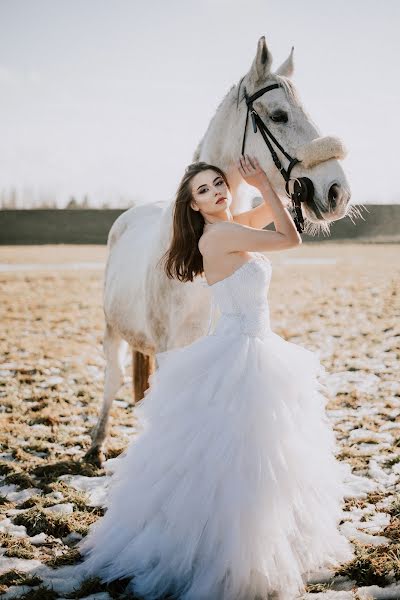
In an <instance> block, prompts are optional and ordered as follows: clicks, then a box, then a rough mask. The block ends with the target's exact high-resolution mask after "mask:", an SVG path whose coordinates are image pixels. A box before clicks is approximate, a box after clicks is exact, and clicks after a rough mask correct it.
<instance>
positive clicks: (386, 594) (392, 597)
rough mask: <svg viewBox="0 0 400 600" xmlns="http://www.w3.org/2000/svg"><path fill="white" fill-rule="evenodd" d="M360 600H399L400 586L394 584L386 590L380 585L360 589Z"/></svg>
mask: <svg viewBox="0 0 400 600" xmlns="http://www.w3.org/2000/svg"><path fill="white" fill-rule="evenodd" d="M357 594H358V597H359V598H360V600H370V599H371V598H372V599H373V600H398V599H399V598H400V584H399V583H393V584H391V585H388V586H386V587H384V588H381V587H379V586H378V585H369V586H365V587H360V588H358V590H357Z"/></svg>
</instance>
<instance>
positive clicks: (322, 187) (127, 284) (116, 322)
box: [87, 38, 350, 461]
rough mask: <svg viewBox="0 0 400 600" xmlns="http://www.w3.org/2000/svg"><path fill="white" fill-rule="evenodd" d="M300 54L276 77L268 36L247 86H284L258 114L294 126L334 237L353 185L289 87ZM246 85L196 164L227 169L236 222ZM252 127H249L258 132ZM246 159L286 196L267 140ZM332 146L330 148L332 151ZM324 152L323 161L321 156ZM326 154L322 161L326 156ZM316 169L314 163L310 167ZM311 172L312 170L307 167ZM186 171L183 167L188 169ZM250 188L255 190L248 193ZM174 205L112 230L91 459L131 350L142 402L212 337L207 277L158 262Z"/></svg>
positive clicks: (296, 145) (134, 212) (219, 115)
mask: <svg viewBox="0 0 400 600" xmlns="http://www.w3.org/2000/svg"><path fill="white" fill-rule="evenodd" d="M292 60H293V52H292V53H291V54H290V56H289V58H288V59H287V60H286V61H285V63H283V65H282V66H281V67H280V68H279V69H278V70H277V71H276V72H275V73H271V70H270V67H271V61H272V57H271V54H270V53H269V51H268V49H267V47H266V45H265V40H264V38H261V39H260V40H259V43H258V49H257V55H256V57H255V59H254V62H253V64H252V67H251V69H250V70H249V72H248V73H247V74H246V75H245V77H244V78H243V79H242V86H246V88H247V90H248V91H249V92H250V93H252V92H253V91H254V90H257V89H259V88H261V87H263V86H264V85H266V82H268V83H270V82H276V81H279V82H281V83H282V85H283V88H281V89H276V90H273V91H271V92H269V94H268V98H267V97H263V98H260V99H259V100H258V101H257V110H258V111H259V112H260V114H261V116H262V117H263V118H265V119H268V118H271V117H273V116H274V114H276V113H277V112H279V111H280V113H282V112H284V113H286V114H287V115H288V117H289V119H290V122H289V123H287V124H286V123H274V122H273V121H272V120H271V128H272V126H274V127H275V128H274V135H275V136H276V137H277V138H279V139H280V141H281V143H282V144H284V145H285V148H287V149H288V151H289V152H290V153H291V154H294V155H295V156H296V152H297V153H298V155H299V157H300V156H301V157H302V158H303V162H302V163H300V164H298V165H295V167H294V169H293V176H294V177H301V176H303V175H306V176H307V177H310V178H311V179H312V181H313V183H314V188H315V196H314V199H315V202H316V204H317V205H318V208H319V210H320V213H321V214H322V215H323V216H324V219H323V220H320V221H318V220H317V218H316V215H315V214H313V211H312V209H311V208H310V207H307V206H304V207H303V212H304V215H305V218H306V231H307V230H308V231H316V230H320V229H324V230H327V229H328V228H329V224H328V223H329V221H334V220H337V219H339V218H342V217H343V216H344V215H345V214H346V208H347V204H348V200H349V198H350V191H349V186H348V183H347V180H346V177H345V175H344V172H343V170H342V168H341V166H340V164H339V162H338V161H337V160H335V159H333V158H329V156H332V154H330V155H329V140H332V139H333V138H320V137H319V132H318V130H317V129H316V127H315V125H314V124H313V122H312V121H311V120H310V118H309V117H308V115H307V113H306V112H305V111H304V109H303V108H302V106H301V104H300V101H299V99H298V98H297V95H296V92H295V89H294V87H293V84H291V82H290V81H289V80H288V79H287V78H288V77H290V75H291V73H292V71H293V62H292ZM240 92H241V90H240V89H239V86H238V85H234V86H232V88H231V89H230V90H229V92H228V93H227V95H226V96H225V98H224V99H223V101H222V102H221V104H220V106H219V107H218V109H217V111H216V114H215V115H214V117H213V119H212V120H211V122H210V124H209V127H208V129H207V131H206V133H205V135H204V137H203V139H202V140H201V142H200V144H199V145H198V147H197V149H196V151H195V153H194V156H193V160H194V161H195V160H204V161H206V162H208V163H210V164H215V165H217V166H219V167H220V168H222V169H223V170H224V171H225V173H226V174H227V177H228V180H229V184H230V187H231V193H232V205H231V210H232V213H233V214H234V215H235V214H236V213H238V212H240V211H241V209H242V208H243V205H244V203H243V199H244V198H245V194H243V193H242V192H243V190H242V188H241V183H242V182H241V180H240V176H239V173H238V171H237V169H236V167H235V160H237V158H238V156H239V154H240V150H241V141H242V136H243V128H244V123H245V118H246V105H245V103H244V102H242V98H241V95H240ZM249 127H250V124H249ZM247 136H248V137H247V145H246V152H247V153H249V154H251V155H254V156H256V157H257V158H258V160H259V162H260V164H261V166H262V167H263V168H264V170H265V171H266V173H267V175H268V178H269V179H270V181H271V183H272V185H273V186H274V189H275V190H276V191H277V193H278V194H280V195H281V196H282V195H283V194H284V181H283V179H282V178H281V176H280V172H279V171H278V170H277V169H276V168H275V166H274V164H273V162H272V159H271V156H270V155H269V154H268V153H267V152H266V147H265V145H264V142H263V140H262V139H261V136H256V135H254V134H252V132H250V133H249V132H248V134H247ZM327 148H328V149H327ZM319 154H320V155H321V156H319ZM322 156H323V158H322ZM307 161H308V162H307ZM305 164H306V165H307V164H308V165H311V166H308V168H306V167H305V166H304V165H305ZM182 170H183V169H182ZM247 189H248V190H249V189H250V190H251V188H249V187H248V186H247ZM172 214H173V203H171V202H168V201H166V202H156V203H153V204H149V205H147V206H140V207H137V208H131V209H130V210H128V211H126V212H125V213H123V214H122V215H121V216H120V217H119V218H118V219H117V220H116V222H115V223H114V225H113V226H112V228H111V231H110V234H109V238H108V250H109V254H108V261H107V267H106V276H105V286H104V311H105V320H106V330H105V337H104V350H105V358H106V374H105V388H104V402H103V406H102V411H101V415H100V419H99V422H98V424H97V426H96V428H95V431H94V434H93V443H92V446H91V448H90V450H89V452H88V454H87V456H88V457H90V458H92V459H95V460H96V461H99V460H101V447H102V444H103V441H104V439H105V436H106V431H107V423H108V417H109V411H110V407H111V404H112V401H113V399H114V398H115V396H116V394H117V392H118V389H119V387H120V386H121V384H122V382H123V354H124V352H123V351H124V348H126V347H127V346H128V345H129V346H130V347H131V348H132V351H133V378H134V389H135V400H136V401H137V400H139V399H141V398H142V397H143V395H144V391H145V389H146V388H147V386H148V377H149V375H150V374H151V372H152V370H153V369H154V366H155V365H154V360H153V357H154V354H155V353H156V352H163V351H165V350H168V349H169V348H174V347H178V346H183V345H186V344H189V343H191V342H192V341H194V340H195V339H197V338H198V337H199V336H201V335H204V334H205V333H206V330H207V325H208V319H209V309H210V296H209V290H208V289H207V287H205V286H204V284H202V281H204V279H201V278H196V279H195V281H193V282H188V283H181V282H179V281H178V280H171V279H168V278H167V276H166V274H165V273H164V272H163V270H162V268H161V267H160V266H157V261H158V260H159V259H160V257H161V256H162V254H163V253H164V252H165V251H166V250H167V248H168V246H169V242H170V239H171V235H172Z"/></svg>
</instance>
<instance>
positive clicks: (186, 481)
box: [79, 328, 353, 600]
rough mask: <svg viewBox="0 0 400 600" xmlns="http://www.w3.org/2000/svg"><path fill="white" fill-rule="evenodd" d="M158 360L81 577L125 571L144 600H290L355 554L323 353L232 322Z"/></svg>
mask: <svg viewBox="0 0 400 600" xmlns="http://www.w3.org/2000/svg"><path fill="white" fill-rule="evenodd" d="M157 359H158V369H157V370H156V371H155V372H154V373H153V374H152V376H151V378H150V387H149V388H148V390H147V392H146V394H145V397H144V399H143V400H141V401H140V402H138V403H137V405H136V407H135V409H134V411H135V414H136V416H137V418H138V427H139V433H138V434H137V435H136V436H135V437H134V438H133V439H132V441H131V443H130V445H129V446H128V448H127V449H126V450H125V451H124V452H123V453H122V454H121V455H120V456H119V457H118V458H117V459H115V461H114V467H113V469H114V472H113V474H112V479H111V482H110V486H109V494H108V498H107V504H106V506H107V510H106V513H105V515H104V516H103V517H102V518H100V519H99V521H97V522H96V523H95V524H94V525H92V527H91V529H90V531H89V533H88V535H87V537H86V538H84V539H83V540H82V542H81V543H80V545H79V549H80V552H81V554H82V555H83V556H84V562H83V563H82V564H81V565H80V566H81V569H83V570H84V572H85V574H86V575H91V576H94V575H95V576H98V577H100V578H101V580H102V581H103V582H111V581H113V580H115V579H117V578H128V579H129V582H128V587H127V590H128V591H131V592H133V593H136V594H137V595H138V596H141V597H143V598H145V599H146V600H159V599H160V598H163V597H170V598H177V599H179V600H255V599H256V598H260V599H261V598H262V599H266V598H268V594H272V592H279V594H280V595H279V598H280V599H288V600H289V599H290V600H292V599H293V598H296V596H297V594H299V593H301V592H302V591H303V589H304V581H305V578H306V576H307V574H308V573H310V572H311V571H315V570H317V569H318V568H320V567H328V568H329V567H335V566H337V565H338V564H340V563H341V562H343V561H347V560H350V559H351V558H352V557H353V549H352V546H351V544H350V542H349V541H348V540H347V538H345V537H344V536H343V535H342V534H341V533H340V532H339V530H338V523H339V521H340V519H341V516H342V502H343V497H344V495H345V491H346V490H345V484H344V470H343V465H342V464H341V463H340V462H339V461H338V460H337V459H336V458H335V452H336V450H337V448H336V441H335V436H334V432H333V430H332V428H331V425H330V422H329V420H328V417H327V415H326V412H325V406H326V402H327V396H326V388H325V387H324V385H323V384H322V383H321V381H320V376H321V375H326V372H325V369H324V367H323V366H322V365H321V363H320V362H319V359H318V357H317V355H316V354H315V353H314V352H312V351H310V350H307V349H305V348H304V347H302V346H299V345H297V344H294V343H291V342H288V341H286V340H284V339H283V338H281V337H280V336H278V335H277V334H275V333H274V332H269V333H268V334H267V335H266V336H265V337H264V338H260V337H251V336H248V335H240V334H237V333H235V332H233V333H232V334H230V333H229V330H228V328H227V330H226V331H225V332H223V331H222V332H219V334H218V335H217V334H215V333H214V334H212V335H208V336H205V337H202V338H199V339H197V340H196V341H195V342H193V343H192V344H190V345H188V346H185V347H183V348H179V349H173V350H169V351H167V352H163V353H159V354H158V355H157Z"/></svg>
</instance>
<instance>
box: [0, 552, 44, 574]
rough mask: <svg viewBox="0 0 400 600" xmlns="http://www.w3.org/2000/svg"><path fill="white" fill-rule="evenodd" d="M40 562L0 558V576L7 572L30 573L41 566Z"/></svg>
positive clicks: (6, 557) (11, 557) (12, 557)
mask: <svg viewBox="0 0 400 600" xmlns="http://www.w3.org/2000/svg"><path fill="white" fill-rule="evenodd" d="M41 564H42V563H41V562H40V560H34V559H29V560H28V559H25V558H15V557H14V556H10V557H8V556H0V575H3V573H8V571H13V570H16V571H23V572H24V573H28V572H30V571H31V570H32V569H34V568H36V567H40V566H41Z"/></svg>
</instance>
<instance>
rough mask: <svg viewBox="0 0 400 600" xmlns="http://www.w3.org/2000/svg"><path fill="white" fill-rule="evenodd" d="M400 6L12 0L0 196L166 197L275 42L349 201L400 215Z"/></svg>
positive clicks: (0, 100)
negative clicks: (224, 104) (336, 160)
mask: <svg viewBox="0 0 400 600" xmlns="http://www.w3.org/2000/svg"><path fill="white" fill-rule="evenodd" d="M399 30H400V2H399V0H380V1H377V0H376V1H375V0H335V2H333V1H331V2H326V1H325V2H321V1H320V0H302V1H301V2H299V1H298V0H285V1H284V2H282V0H240V1H239V0H146V1H142V0H141V1H138V0H108V1H106V0H57V1H55V0H0V132H1V135H0V192H1V191H2V190H3V191H4V190H6V191H9V190H10V189H12V188H15V189H16V190H17V192H18V197H19V198H20V199H21V201H22V202H27V201H28V200H29V199H31V198H39V197H45V198H55V199H56V201H57V203H58V205H59V206H60V207H63V206H64V205H65V204H66V203H67V201H68V199H69V198H70V197H71V196H75V197H77V198H78V199H80V198H82V197H83V196H84V195H88V196H89V200H90V202H91V204H92V205H93V206H101V205H102V203H104V202H107V203H108V204H109V205H111V206H118V205H119V204H121V203H122V202H125V203H126V202H135V203H137V204H141V203H147V202H153V201H158V200H168V199H172V198H173V197H174V194H175V191H176V187H177V185H178V183H179V180H180V178H181V176H182V174H183V171H184V169H185V167H186V165H187V164H189V163H190V162H192V154H193V152H194V150H195V148H196V146H197V144H198V142H199V140H200V139H201V137H202V136H203V134H204V132H205V130H206V129H207V126H208V123H209V121H210V119H211V118H212V116H213V114H214V113H215V110H216V108H217V106H218V105H219V103H220V102H221V100H222V98H223V97H224V96H225V94H226V93H227V91H228V90H229V89H230V87H231V86H232V85H233V84H234V83H237V82H238V81H239V79H240V78H241V77H242V75H244V74H245V73H246V72H247V71H248V69H249V68H250V65H251V63H252V61H253V58H254V56H255V52H256V47H257V41H258V39H259V38H260V37H261V36H262V35H265V37H266V41H267V44H268V47H269V49H270V51H271V53H272V55H273V57H274V63H273V69H274V68H277V67H278V66H279V65H280V64H281V63H282V62H283V61H284V60H285V59H286V58H287V56H288V55H289V52H290V49H291V47H292V46H294V48H295V50H294V60H295V73H294V76H293V82H294V83H295V85H296V87H297V89H298V91H299V95H300V98H301V100H302V102H303V104H304V106H305V108H306V110H307V112H309V114H310V116H311V117H312V119H313V121H314V122H315V123H316V124H317V125H318V127H319V129H320V130H321V132H322V134H323V135H329V134H331V135H338V136H340V137H342V138H343V140H344V141H345V144H346V146H347V148H348V150H349V155H348V157H347V158H346V159H345V161H344V163H343V166H344V168H345V170H346V173H347V175H348V178H349V180H350V184H351V188H352V202H353V203H363V204H364V203H371V202H375V203H393V202H396V203H398V202H400V190H399V186H398V177H397V173H398V169H399V167H398V163H399V156H398V147H399V139H400V111H399V106H400V103H399V100H400V78H399V76H398V72H399V68H398V60H399V57H400V36H399V33H398V32H399Z"/></svg>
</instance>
